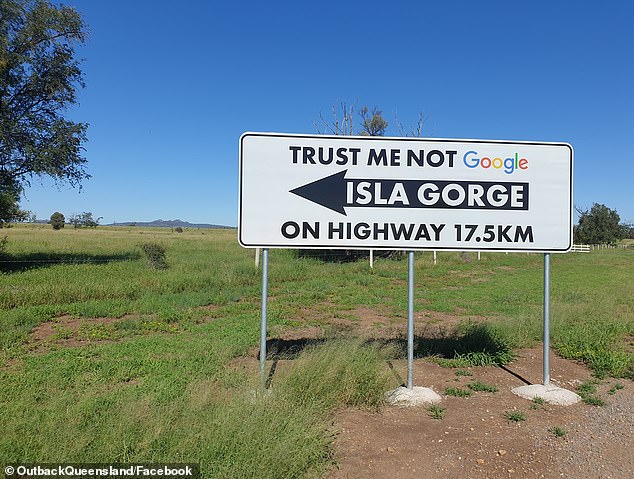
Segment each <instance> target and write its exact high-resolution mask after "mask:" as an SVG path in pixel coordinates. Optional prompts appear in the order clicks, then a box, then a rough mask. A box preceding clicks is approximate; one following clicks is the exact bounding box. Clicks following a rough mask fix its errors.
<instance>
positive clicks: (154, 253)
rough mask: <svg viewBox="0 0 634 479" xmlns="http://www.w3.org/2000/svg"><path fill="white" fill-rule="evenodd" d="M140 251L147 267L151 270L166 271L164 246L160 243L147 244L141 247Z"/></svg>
mask: <svg viewBox="0 0 634 479" xmlns="http://www.w3.org/2000/svg"><path fill="white" fill-rule="evenodd" d="M141 250H143V253H144V254H145V257H146V258H147V261H148V266H149V267H150V268H152V269H166V268H167V261H166V259H165V246H163V245H162V244H160V243H155V242H148V243H143V244H142V245H141Z"/></svg>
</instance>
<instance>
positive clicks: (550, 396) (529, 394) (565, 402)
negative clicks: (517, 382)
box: [511, 384, 581, 406]
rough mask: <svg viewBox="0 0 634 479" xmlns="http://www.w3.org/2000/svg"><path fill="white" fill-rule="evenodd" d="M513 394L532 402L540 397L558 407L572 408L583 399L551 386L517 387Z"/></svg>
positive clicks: (532, 385)
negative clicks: (571, 406)
mask: <svg viewBox="0 0 634 479" xmlns="http://www.w3.org/2000/svg"><path fill="white" fill-rule="evenodd" d="M511 392H512V393H513V394H516V395H517V396H520V397H523V398H525V399H530V400H533V399H535V398H536V397H539V398H542V399H543V400H544V401H545V402H547V403H548V404H556V405H557V406H570V405H572V404H575V403H578V402H579V401H581V397H579V395H577V394H575V393H573V392H572V391H568V390H567V389H564V388H560V387H557V386H551V385H549V386H544V385H543V384H531V385H529V386H520V387H517V388H515V389H512V390H511Z"/></svg>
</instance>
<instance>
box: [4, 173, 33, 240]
mask: <svg viewBox="0 0 634 479" xmlns="http://www.w3.org/2000/svg"><path fill="white" fill-rule="evenodd" d="M0 175H1V170H0ZM20 192H21V189H20V187H19V186H16V185H15V183H14V182H13V181H10V180H7V181H6V182H2V180H0V228H3V227H4V226H5V225H7V224H10V223H15V222H18V221H24V220H25V219H26V218H27V216H28V212H27V211H22V210H21V209H20V208H19V206H18V200H19V199H20Z"/></svg>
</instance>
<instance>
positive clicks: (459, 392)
mask: <svg viewBox="0 0 634 479" xmlns="http://www.w3.org/2000/svg"><path fill="white" fill-rule="evenodd" d="M472 394H473V392H471V390H469V389H460V388H445V396H454V397H457V398H468V397H470V396H471V395H472Z"/></svg>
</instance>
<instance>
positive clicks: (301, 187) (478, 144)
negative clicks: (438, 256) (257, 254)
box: [238, 133, 573, 252]
mask: <svg viewBox="0 0 634 479" xmlns="http://www.w3.org/2000/svg"><path fill="white" fill-rule="evenodd" d="M572 174H573V150H572V147H571V146H570V145H569V144H567V143H545V142H516V141H501V140H459V139H433V138H384V137H367V136H360V137H354V136H324V135H292V134H281V133H245V134H243V135H242V137H241V138H240V204H239V222H238V228H239V241H240V244H241V245H242V246H244V247H247V248H322V249H323V248H328V249H330V248H333V249H337V248H341V249H344V248H345V249H398V250H459V251H462V250H478V251H486V250H489V251H491V250H492V251H543V252H565V251H568V250H569V249H570V247H571V245H572Z"/></svg>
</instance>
